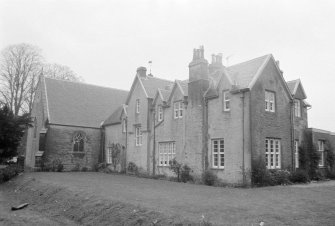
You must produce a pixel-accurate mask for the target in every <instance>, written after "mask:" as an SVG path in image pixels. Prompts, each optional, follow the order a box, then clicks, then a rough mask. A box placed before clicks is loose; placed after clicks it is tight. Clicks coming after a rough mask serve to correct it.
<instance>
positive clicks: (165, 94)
mask: <svg viewBox="0 0 335 226" xmlns="http://www.w3.org/2000/svg"><path fill="white" fill-rule="evenodd" d="M171 91H172V90H171V89H169V90H166V89H158V92H160V94H161V95H162V97H163V101H167V100H168V99H169V96H170V94H171Z"/></svg>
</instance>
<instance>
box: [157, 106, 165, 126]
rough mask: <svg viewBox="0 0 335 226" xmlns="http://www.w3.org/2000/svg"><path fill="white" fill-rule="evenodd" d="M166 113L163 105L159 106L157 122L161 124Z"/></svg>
mask: <svg viewBox="0 0 335 226" xmlns="http://www.w3.org/2000/svg"><path fill="white" fill-rule="evenodd" d="M163 117H164V113H163V107H162V105H159V106H158V107H157V121H158V122H160V121H162V120H163Z"/></svg>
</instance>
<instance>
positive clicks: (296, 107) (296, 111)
mask: <svg viewBox="0 0 335 226" xmlns="http://www.w3.org/2000/svg"><path fill="white" fill-rule="evenodd" d="M294 115H295V117H301V107H300V100H298V99H295V100H294Z"/></svg>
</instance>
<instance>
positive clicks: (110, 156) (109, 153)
mask: <svg viewBox="0 0 335 226" xmlns="http://www.w3.org/2000/svg"><path fill="white" fill-rule="evenodd" d="M106 160H107V163H108V164H112V163H113V147H108V148H107V158H106Z"/></svg>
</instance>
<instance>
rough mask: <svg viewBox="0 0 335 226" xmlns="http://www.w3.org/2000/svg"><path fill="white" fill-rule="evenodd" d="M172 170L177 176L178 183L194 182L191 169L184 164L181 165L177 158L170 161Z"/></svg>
mask: <svg viewBox="0 0 335 226" xmlns="http://www.w3.org/2000/svg"><path fill="white" fill-rule="evenodd" d="M169 165H170V169H171V170H172V171H173V172H174V174H175V175H176V176H177V181H178V182H180V181H182V182H184V183H186V182H187V181H192V180H193V178H192V176H191V175H190V172H191V168H190V167H189V166H188V165H186V164H184V165H182V164H181V163H179V162H178V161H177V160H176V159H175V158H174V159H173V160H170V161H169Z"/></svg>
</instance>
